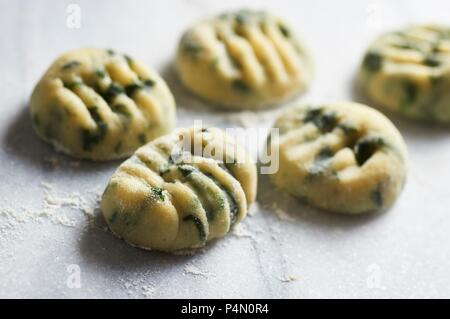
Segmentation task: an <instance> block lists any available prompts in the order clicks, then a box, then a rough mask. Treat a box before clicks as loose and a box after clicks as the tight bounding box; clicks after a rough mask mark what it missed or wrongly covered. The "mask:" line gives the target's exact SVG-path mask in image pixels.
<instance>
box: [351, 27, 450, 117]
mask: <svg viewBox="0 0 450 319" xmlns="http://www.w3.org/2000/svg"><path fill="white" fill-rule="evenodd" d="M358 80H359V84H360V88H361V89H362V91H363V92H364V93H365V94H366V95H367V96H368V97H369V98H370V99H371V100H373V102H375V103H376V104H379V105H380V106H382V107H385V108H387V109H390V110H394V111H397V112H399V113H401V114H403V115H405V116H407V117H410V118H413V119H418V120H423V121H428V122H437V123H443V124H450V27H448V26H443V25H418V26H412V27H409V28H407V29H403V30H399V31H394V32H389V33H385V34H383V35H381V36H380V37H379V38H377V39H376V40H375V41H374V42H373V43H372V44H371V45H370V46H369V48H368V50H367V52H366V54H365V56H364V58H363V61H362V63H361V66H360V71H359V75H358Z"/></svg>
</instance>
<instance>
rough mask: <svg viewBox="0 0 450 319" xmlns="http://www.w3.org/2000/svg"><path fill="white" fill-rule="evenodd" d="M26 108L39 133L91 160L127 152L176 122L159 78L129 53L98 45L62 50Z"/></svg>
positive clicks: (39, 83) (47, 139) (172, 101)
mask: <svg viewBox="0 0 450 319" xmlns="http://www.w3.org/2000/svg"><path fill="white" fill-rule="evenodd" d="M30 111H31V116H32V120H33V127H34V129H35V131H36V132H37V133H38V135H39V136H40V137H41V138H43V139H44V140H46V141H48V142H50V143H52V144H53V145H54V146H55V147H56V148H57V149H60V150H62V151H64V152H65V153H68V154H70V155H72V156H75V157H78V158H86V159H91V160H110V159H116V158H122V157H126V156H129V155H131V154H132V153H133V152H134V151H135V150H136V149H137V148H138V147H139V146H141V145H143V144H145V143H146V142H147V141H149V140H152V139H154V138H155V137H158V136H161V135H164V134H167V133H168V132H170V131H171V130H172V129H173V127H174V125H175V101H174V98H173V96H172V94H171V93H170V91H169V89H168V87H167V85H166V83H165V82H164V81H163V79H162V78H161V77H160V76H159V75H158V74H157V73H156V72H154V71H152V70H150V69H148V67H147V66H145V65H144V64H142V63H141V62H139V61H137V60H134V59H132V58H130V57H129V56H127V55H123V54H119V53H116V52H114V51H112V50H104V49H98V48H83V49H76V50H72V51H69V52H67V53H65V54H63V55H61V56H60V57H59V58H58V59H57V60H56V61H55V62H54V63H53V64H52V65H51V66H50V67H49V69H48V70H47V71H46V73H45V74H44V75H43V77H42V78H41V79H40V81H39V82H38V84H37V85H36V87H35V89H34V91H33V94H32V96H31V100H30Z"/></svg>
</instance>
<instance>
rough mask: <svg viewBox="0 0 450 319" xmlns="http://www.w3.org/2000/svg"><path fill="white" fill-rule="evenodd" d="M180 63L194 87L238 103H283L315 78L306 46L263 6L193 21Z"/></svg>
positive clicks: (182, 43)
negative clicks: (194, 23)
mask: <svg viewBox="0 0 450 319" xmlns="http://www.w3.org/2000/svg"><path fill="white" fill-rule="evenodd" d="M176 65H177V70H178V73H179V76H180V78H181V80H182V82H183V84H184V85H185V86H186V87H187V88H189V89H190V90H191V91H192V92H194V93H195V94H197V95H198V96H200V97H202V98H204V99H206V100H209V101H211V102H215V103H217V104H220V105H222V106H227V107H233V108H258V107H264V106H267V105H272V104H277V103H280V102H282V101H285V100H287V99H289V98H292V97H293V96H294V95H296V94H298V93H300V92H302V91H304V90H305V89H306V88H307V86H308V84H309V83H310V81H311V77H312V67H311V61H310V58H309V55H308V54H307V52H306V50H305V48H304V47H303V46H302V45H301V44H300V42H299V41H298V40H297V39H296V37H295V35H294V34H293V32H292V31H291V29H290V28H288V27H287V26H286V24H285V23H284V22H283V21H282V20H280V19H279V18H277V17H274V16H272V15H271V14H269V13H267V12H264V11H249V10H240V11H237V12H229V13H224V14H222V15H220V16H217V17H213V18H210V19H207V20H204V21H201V22H199V23H197V24H196V25H194V26H192V27H191V28H189V29H188V30H187V31H186V32H185V34H184V35H183V36H182V38H181V40H180V43H179V46H178V52H177V59H176Z"/></svg>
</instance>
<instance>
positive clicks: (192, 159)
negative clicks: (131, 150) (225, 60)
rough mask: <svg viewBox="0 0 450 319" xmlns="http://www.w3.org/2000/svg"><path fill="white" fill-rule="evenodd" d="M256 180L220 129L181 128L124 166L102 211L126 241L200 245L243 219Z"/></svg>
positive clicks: (166, 246) (158, 246)
mask: <svg viewBox="0 0 450 319" xmlns="http://www.w3.org/2000/svg"><path fill="white" fill-rule="evenodd" d="M256 181H257V177H256V166H255V164H254V162H253V161H252V159H251V158H250V157H249V155H247V153H246V151H245V150H244V149H243V148H241V146H239V145H238V144H236V143H235V142H234V140H233V139H231V138H230V137H228V136H227V135H226V134H225V133H224V132H223V131H222V130H220V129H217V128H207V129H200V128H187V129H178V130H176V131H174V132H173V133H171V134H169V135H166V136H163V137H160V138H157V139H155V140H154V141H152V142H150V143H148V144H147V145H145V146H143V147H141V148H139V149H138V150H137V151H136V153H135V154H134V155H133V156H132V157H131V158H129V159H128V160H126V161H125V162H124V163H123V164H122V165H120V167H119V168H118V169H117V171H116V172H115V173H114V174H113V176H112V177H111V179H110V181H109V183H108V185H107V187H106V190H105V192H104V194H103V196H102V201H101V208H102V211H103V216H104V217H105V220H106V221H107V223H108V225H109V228H110V229H111V231H112V232H113V233H114V234H116V235H117V236H118V237H120V238H123V239H124V240H125V241H126V242H128V243H129V244H132V245H134V246H138V247H141V248H145V249H154V250H161V251H173V250H180V249H192V248H199V247H202V246H204V245H205V244H206V243H207V242H208V241H210V240H212V239H214V238H220V237H223V236H224V235H225V234H227V233H228V232H229V231H230V228H231V227H232V226H233V225H234V224H236V223H238V222H239V221H241V220H242V219H243V218H244V217H245V216H246V213H247V206H248V205H249V204H250V203H251V202H253V201H254V199H255V196H256Z"/></svg>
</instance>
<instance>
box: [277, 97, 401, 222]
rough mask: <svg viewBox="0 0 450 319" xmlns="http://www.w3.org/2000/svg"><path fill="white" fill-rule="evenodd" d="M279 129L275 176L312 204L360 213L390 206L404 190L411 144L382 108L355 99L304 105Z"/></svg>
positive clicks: (291, 111) (282, 120) (279, 122)
mask: <svg viewBox="0 0 450 319" xmlns="http://www.w3.org/2000/svg"><path fill="white" fill-rule="evenodd" d="M274 127H275V128H278V129H279V135H278V137H277V135H276V134H273V133H272V134H271V136H270V138H269V145H268V146H269V147H270V148H269V149H271V150H272V154H274V153H273V152H274V151H276V150H277V151H278V152H279V154H278V155H279V169H278V171H277V172H276V173H274V174H272V175H271V178H272V180H273V182H274V183H275V184H276V185H277V186H279V187H280V188H282V189H284V190H286V191H287V192H289V193H291V194H293V195H295V196H297V197H300V198H302V199H304V200H305V201H306V202H309V203H310V204H312V205H313V206H316V207H318V208H322V209H325V210H329V211H334V212H339V213H348V214H359V213H365V212H370V211H374V210H378V209H383V208H386V207H388V206H389V205H391V204H392V203H393V202H394V200H395V199H396V198H397V196H398V195H399V194H400V192H401V190H402V188H403V185H404V182H405V178H406V174H407V163H406V158H407V153H406V146H405V143H404V141H403V138H402V136H401V135H400V133H399V132H398V130H397V129H396V128H395V127H394V125H393V124H392V123H391V122H390V121H389V120H388V119H387V118H386V117H385V116H384V115H382V114H381V113H380V112H378V111H376V110H374V109H372V108H369V107H367V106H365V105H361V104H356V103H350V102H339V103H333V104H326V105H319V106H317V105H300V106H297V107H293V108H290V109H288V110H287V111H285V112H284V113H283V114H282V115H281V116H280V117H279V118H278V120H277V121H276V123H275V125H274ZM275 154H276V153H275Z"/></svg>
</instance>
